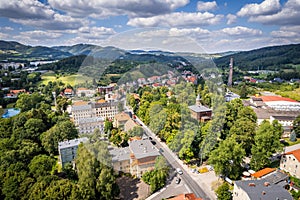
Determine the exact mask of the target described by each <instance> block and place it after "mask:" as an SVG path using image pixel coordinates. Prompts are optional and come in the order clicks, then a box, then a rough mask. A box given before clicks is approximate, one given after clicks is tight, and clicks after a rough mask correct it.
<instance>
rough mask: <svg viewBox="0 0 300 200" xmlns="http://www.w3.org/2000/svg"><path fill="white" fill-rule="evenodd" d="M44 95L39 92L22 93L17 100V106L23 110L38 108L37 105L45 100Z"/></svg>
mask: <svg viewBox="0 0 300 200" xmlns="http://www.w3.org/2000/svg"><path fill="white" fill-rule="evenodd" d="M43 98H44V97H43V95H40V94H39V93H37V92H34V93H32V94H26V93H22V94H20V95H19V96H18V100H17V102H16V108H19V109H21V111H22V112H25V111H28V110H31V109H32V108H36V107H37V105H39V103H40V102H41V101H42V100H43Z"/></svg>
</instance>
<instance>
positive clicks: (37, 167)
mask: <svg viewBox="0 0 300 200" xmlns="http://www.w3.org/2000/svg"><path fill="white" fill-rule="evenodd" d="M55 163H56V160H55V159H54V158H51V157H50V156H46V155H38V156H35V157H34V158H33V159H32V160H31V162H30V164H29V166H28V167H29V171H30V173H31V174H33V176H34V177H35V178H38V177H39V176H46V175H50V172H51V171H52V168H53V166H54V165H55Z"/></svg>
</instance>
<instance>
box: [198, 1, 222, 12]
mask: <svg viewBox="0 0 300 200" xmlns="http://www.w3.org/2000/svg"><path fill="white" fill-rule="evenodd" d="M217 7H218V6H217V2H216V1H210V2H204V1H198V3H197V10H198V11H209V10H214V9H216V8H217Z"/></svg>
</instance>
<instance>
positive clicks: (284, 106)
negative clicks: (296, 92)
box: [259, 96, 300, 111]
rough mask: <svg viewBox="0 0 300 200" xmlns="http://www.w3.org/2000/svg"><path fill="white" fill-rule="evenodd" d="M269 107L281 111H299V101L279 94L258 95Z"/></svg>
mask: <svg viewBox="0 0 300 200" xmlns="http://www.w3.org/2000/svg"><path fill="white" fill-rule="evenodd" d="M259 98H261V99H262V101H263V102H264V103H265V104H266V105H267V106H268V107H270V108H272V109H274V110H283V111H300V102H298V101H295V100H293V99H290V98H287V97H281V96H260V97H259Z"/></svg>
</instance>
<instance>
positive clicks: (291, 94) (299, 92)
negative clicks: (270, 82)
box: [276, 88, 300, 101]
mask: <svg viewBox="0 0 300 200" xmlns="http://www.w3.org/2000/svg"><path fill="white" fill-rule="evenodd" d="M276 93H277V94H280V95H281V96H283V97H288V98H291V99H294V100H296V101H300V88H297V89H296V90H293V91H285V92H280V91H278V92H276Z"/></svg>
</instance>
